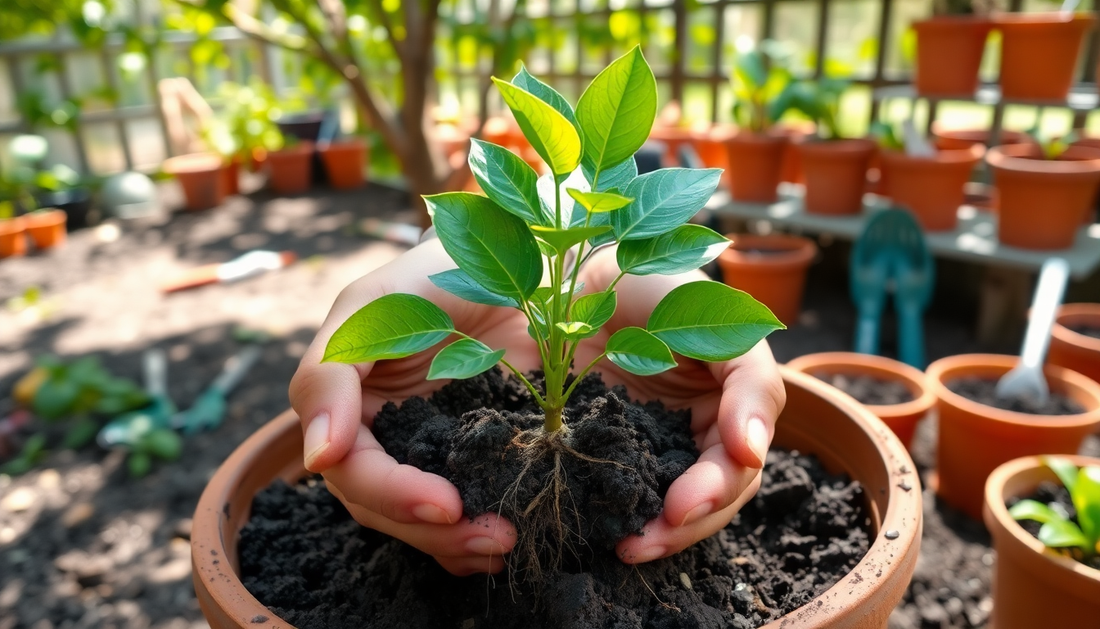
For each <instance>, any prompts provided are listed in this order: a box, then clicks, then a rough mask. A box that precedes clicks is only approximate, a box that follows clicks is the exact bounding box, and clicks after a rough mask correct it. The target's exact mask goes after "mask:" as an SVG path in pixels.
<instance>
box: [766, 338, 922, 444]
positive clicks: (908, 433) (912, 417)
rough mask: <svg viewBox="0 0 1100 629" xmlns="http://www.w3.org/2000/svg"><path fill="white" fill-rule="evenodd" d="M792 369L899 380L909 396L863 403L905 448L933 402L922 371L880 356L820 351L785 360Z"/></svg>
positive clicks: (826, 374)
mask: <svg viewBox="0 0 1100 629" xmlns="http://www.w3.org/2000/svg"><path fill="white" fill-rule="evenodd" d="M787 366H788V367H790V368H791V369H794V370H796V371H801V372H802V373H806V374H809V375H811V376H815V377H817V376H831V375H843V376H851V377H859V376H868V377H871V378H875V379H876V380H883V381H888V382H900V383H902V384H903V385H905V388H907V389H909V393H911V394H912V396H913V399H912V400H910V401H908V402H903V403H901V404H866V405H865V406H866V407H867V410H869V411H871V412H872V413H874V414H875V415H876V416H877V417H878V418H879V419H881V420H882V421H883V423H885V424H886V425H887V426H889V427H890V430H892V431H894V434H895V435H897V436H898V439H900V440H901V442H902V444H904V445H905V447H906V448H908V447H909V444H910V443H912V441H913V433H914V432H915V431H916V429H917V423H918V422H920V420H922V419H924V417H925V415H927V414H928V411H930V410H932V407H933V406H934V405H935V404H936V396H935V395H933V394H932V391H931V390H930V389H929V388H928V386H927V385H926V384H925V378H924V373H923V372H922V371H920V370H919V369H916V368H915V367H910V366H909V365H906V364H905V363H903V362H901V361H897V360H894V359H892V358H885V357H883V356H872V355H870V354H858V353H855V352H821V353H819V354H806V355H805V356H799V357H798V358H795V359H794V360H792V361H790V362H788V363H787Z"/></svg>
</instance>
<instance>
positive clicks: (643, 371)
mask: <svg viewBox="0 0 1100 629" xmlns="http://www.w3.org/2000/svg"><path fill="white" fill-rule="evenodd" d="M605 351H606V352H607V358H608V360H610V361H611V362H613V363H615V364H616V365H618V366H619V367H622V368H623V369H625V370H626V371H629V372H630V373H632V374H637V375H639V376H652V375H655V374H659V373H661V372H663V371H668V370H669V369H672V368H673V367H675V366H676V359H675V358H673V357H672V352H671V351H669V349H668V346H667V345H665V344H664V343H663V342H662V341H661V339H659V338H657V337H656V336H654V335H652V334H650V333H649V332H646V331H645V330H643V329H641V328H634V327H631V328H623V329H621V330H619V331H618V332H616V333H614V334H612V335H611V338H609V339H608V340H607V348H606V350H605Z"/></svg>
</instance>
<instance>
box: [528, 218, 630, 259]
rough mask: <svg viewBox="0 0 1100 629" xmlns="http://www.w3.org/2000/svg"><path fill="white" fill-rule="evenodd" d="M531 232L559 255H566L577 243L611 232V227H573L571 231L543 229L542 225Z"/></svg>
mask: <svg viewBox="0 0 1100 629" xmlns="http://www.w3.org/2000/svg"><path fill="white" fill-rule="evenodd" d="M531 231H532V232H533V233H534V234H535V236H536V237H537V238H538V239H539V240H542V241H544V242H546V244H548V245H550V246H551V247H553V248H554V249H555V250H556V252H557V254H558V255H562V254H564V253H565V252H566V251H567V250H568V249H569V248H570V247H572V246H573V245H575V244H577V243H581V242H584V241H585V240H588V239H589V238H592V237H593V236H598V235H600V234H602V233H604V232H609V231H611V226H610V225H601V226H598V227H573V228H570V229H555V228H553V227H542V226H541V225H532V226H531Z"/></svg>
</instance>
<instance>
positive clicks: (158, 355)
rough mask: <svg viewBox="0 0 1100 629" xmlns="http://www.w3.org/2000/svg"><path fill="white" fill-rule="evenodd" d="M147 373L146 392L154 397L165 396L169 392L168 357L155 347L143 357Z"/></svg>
mask: <svg viewBox="0 0 1100 629" xmlns="http://www.w3.org/2000/svg"><path fill="white" fill-rule="evenodd" d="M142 366H143V368H144V371H145V391H146V392H147V393H148V394H149V395H151V396H152V397H160V396H163V395H164V394H165V393H166V392H167V390H168V356H167V355H166V354H165V353H164V350H163V349H160V348H157V347H154V348H152V349H147V350H145V353H144V354H143V355H142Z"/></svg>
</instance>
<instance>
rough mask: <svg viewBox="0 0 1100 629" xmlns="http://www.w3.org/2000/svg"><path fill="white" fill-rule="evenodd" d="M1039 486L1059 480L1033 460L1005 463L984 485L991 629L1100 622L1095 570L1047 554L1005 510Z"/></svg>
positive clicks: (1084, 460) (1077, 460) (1099, 579)
mask: <svg viewBox="0 0 1100 629" xmlns="http://www.w3.org/2000/svg"><path fill="white" fill-rule="evenodd" d="M1066 458H1067V459H1069V460H1070V461H1072V462H1073V463H1074V464H1075V465H1077V466H1078V467H1081V466H1084V465H1100V459H1095V458H1089V457H1084V456H1067V457H1066ZM1044 481H1050V482H1058V478H1057V477H1056V476H1055V475H1054V472H1052V471H1050V469H1049V468H1048V467H1047V466H1046V465H1043V463H1042V461H1040V460H1039V458H1038V457H1024V458H1021V459H1015V460H1012V461H1009V462H1008V463H1005V464H1003V465H1001V466H1000V467H998V468H997V469H996V470H994V471H993V473H992V474H990V475H989V480H988V481H986V484H985V508H984V510H983V514H982V515H983V517H984V520H985V526H986V528H988V529H989V533H990V535H991V536H992V537H993V548H994V550H996V551H997V563H996V564H995V565H994V568H993V616H992V617H991V618H990V623H989V628H990V629H1034V628H1035V627H1066V628H1067V629H1069V628H1084V627H1095V626H1096V624H1097V621H1098V620H1100V570H1096V569H1094V568H1090V567H1089V566H1086V565H1084V564H1082V563H1080V562H1077V561H1074V560H1072V559H1069V558H1067V557H1063V556H1061V555H1058V554H1056V553H1052V552H1049V551H1047V550H1046V549H1045V548H1044V547H1043V544H1042V542H1040V541H1039V540H1038V539H1036V538H1035V537H1034V536H1032V535H1031V533H1028V532H1027V531H1026V530H1024V527H1022V526H1020V524H1019V523H1017V522H1016V521H1015V520H1014V519H1013V518H1012V516H1010V515H1009V514H1008V508H1007V507H1005V501H1006V500H1009V499H1010V498H1022V497H1025V496H1028V495H1030V494H1032V493H1034V491H1035V489H1036V488H1037V487H1038V486H1039V483H1042V482H1044ZM1059 484H1060V483H1059Z"/></svg>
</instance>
